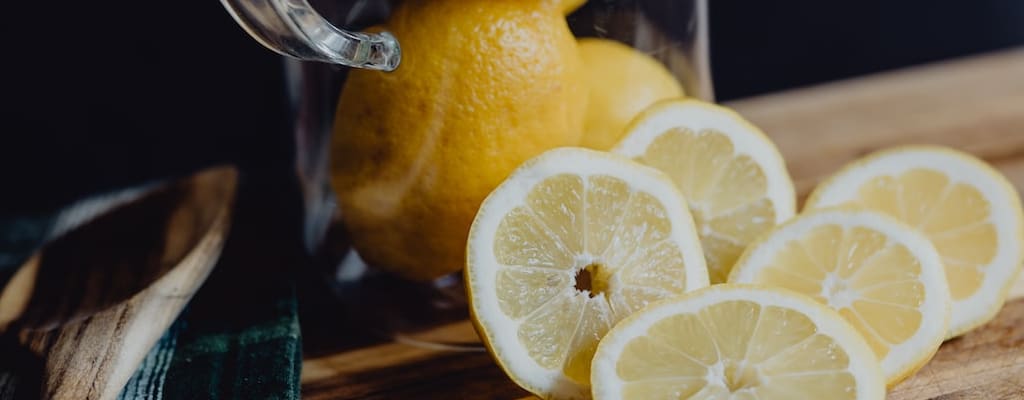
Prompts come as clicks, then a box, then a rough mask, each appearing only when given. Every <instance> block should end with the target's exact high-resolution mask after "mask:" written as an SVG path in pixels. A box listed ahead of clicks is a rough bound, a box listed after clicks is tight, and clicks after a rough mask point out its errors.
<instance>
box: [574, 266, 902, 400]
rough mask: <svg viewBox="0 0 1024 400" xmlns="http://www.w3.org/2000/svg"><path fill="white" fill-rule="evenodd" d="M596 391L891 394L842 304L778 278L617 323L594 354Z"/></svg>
mask: <svg viewBox="0 0 1024 400" xmlns="http://www.w3.org/2000/svg"><path fill="white" fill-rule="evenodd" d="M591 381H592V382H594V387H593V393H594V399H596V400H605V399H609V400H610V399H623V400H648V399H744V400H746V399H751V400H752V399H759V400H801V399H807V400H818V399H831V400H846V399H849V400H859V399H865V400H867V399H871V400H875V399H883V398H885V381H884V380H883V379H882V374H881V372H880V370H879V367H878V362H877V361H876V360H875V357H874V356H873V355H872V354H871V350H870V348H868V345H867V343H865V342H864V339H863V338H862V337H861V336H860V335H859V334H858V333H857V331H856V330H855V329H854V328H853V327H852V326H850V324H849V323H847V322H846V321H844V320H843V318H841V317H840V316H839V315H838V314H836V313H835V311H832V310H830V309H827V308H825V307H824V306H822V305H820V304H818V303H816V302H815V301H814V300H812V299H810V298H808V297H806V296H802V295H800V294H797V293H794V292H790V291H786V290H782V289H775V288H766V287H765V288H760V287H752V286H742V285H739V286H737V285H732V284H726V285H716V286H712V287H709V288H706V289H701V290H698V291H695V292H693V293H688V294H686V295H684V296H683V297H680V298H678V299H672V300H666V301H665V302H662V303H658V304H656V305H653V306H651V307H648V308H646V309H644V310H643V311H641V312H639V313H636V314H634V315H632V316H630V317H629V318H627V319H626V320H624V321H622V322H621V323H619V325H616V326H615V328H614V329H612V330H611V332H609V333H608V335H607V336H606V337H605V338H604V340H602V341H601V345H600V346H598V349H597V354H596V355H595V356H594V367H593V374H592V377H591Z"/></svg>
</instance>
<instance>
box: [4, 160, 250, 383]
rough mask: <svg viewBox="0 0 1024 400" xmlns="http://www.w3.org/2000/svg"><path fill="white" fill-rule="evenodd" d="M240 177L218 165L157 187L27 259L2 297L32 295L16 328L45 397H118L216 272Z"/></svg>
mask: <svg viewBox="0 0 1024 400" xmlns="http://www.w3.org/2000/svg"><path fill="white" fill-rule="evenodd" d="M236 182H237V173H236V171H235V170H234V169H233V168H231V167H221V168H215V169H211V170H208V171H205V172H202V173H199V174H197V175H195V176H192V177H189V178H187V179H183V180H181V181H178V182H174V183H171V184H169V185H166V186H163V187H160V188H157V189H155V190H154V191H153V192H152V193H150V194H147V195H146V196H143V197H142V198H140V199H138V200H137V201H133V202H131V203H129V204H127V205H125V206H124V207H120V208H117V209H115V210H113V211H110V212H108V213H106V214H104V215H101V216H99V217H98V218H96V219H95V220H93V221H91V222H88V223H87V224H85V225H83V226H81V227H78V228H75V229H73V230H71V231H70V232H68V233H67V234H66V235H64V236H62V237H61V238H58V239H57V240H55V241H53V242H51V243H49V244H48V245H46V246H45V247H43V249H41V250H40V251H39V252H38V253H37V254H36V255H34V256H33V257H32V258H31V259H30V260H29V262H27V263H26V265H25V266H23V267H22V269H21V270H20V271H19V274H18V275H17V276H16V278H17V279H14V280H12V281H11V283H10V284H9V285H8V287H7V288H6V289H5V291H4V296H3V297H7V298H16V297H17V296H14V295H11V293H22V294H24V293H30V297H28V298H27V300H21V301H19V302H18V303H20V306H21V315H20V317H19V318H18V319H16V320H14V322H13V323H12V324H11V326H10V329H11V330H12V331H16V332H17V337H18V340H19V341H20V342H21V343H22V344H23V345H24V346H26V347H27V348H28V349H29V350H30V351H31V352H33V353H35V354H36V355H38V356H39V357H40V358H41V359H42V360H43V365H42V369H43V371H41V373H40V375H41V377H40V383H41V385H42V388H41V396H42V397H43V398H46V399H115V398H116V397H117V395H118V394H119V393H120V391H121V389H122V388H123V387H124V385H125V383H127V381H128V379H129V378H131V376H132V374H133V373H134V372H135V370H136V369H137V368H138V366H139V364H140V363H141V362H142V360H143V358H144V357H145V356H146V354H147V353H148V352H149V350H150V349H151V348H152V346H153V345H154V344H155V343H156V341H157V340H158V339H159V338H160V337H161V336H162V335H163V334H164V332H165V331H166V330H167V328H168V327H169V326H170V325H171V323H172V322H173V321H174V320H175V318H177V316H178V314H179V313H180V312H181V310H182V309H183V308H184V306H185V304H186V303H187V302H188V301H189V300H190V299H191V298H192V295H193V294H194V293H195V291H196V290H197V289H198V288H199V286H200V285H201V284H202V282H203V281H204V280H205V279H206V276H207V275H208V274H209V273H210V271H211V270H212V268H213V266H214V264H215V262H216V260H217V258H218V256H219V254H220V250H221V248H222V247H223V242H224V238H225V236H226V234H227V232H228V225H229V221H230V211H231V206H232V199H233V197H234V193H235V186H236ZM12 302H13V301H12ZM19 372H24V373H35V372H33V371H19Z"/></svg>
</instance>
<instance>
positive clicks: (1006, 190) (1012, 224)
mask: <svg viewBox="0 0 1024 400" xmlns="http://www.w3.org/2000/svg"><path fill="white" fill-rule="evenodd" d="M839 204H859V205H862V206H866V207H871V208H874V209H877V210H880V211H883V212H885V213H887V214H889V215H892V216H895V217H896V218H898V219H900V220H902V221H904V222H906V223H908V224H909V225H911V226H913V227H915V228H917V229H918V230H920V231H922V232H924V234H925V235H926V236H927V237H928V238H929V239H931V241H932V243H933V244H934V245H935V248H936V249H938V250H939V254H940V255H941V256H942V262H943V264H944V265H945V269H946V278H947V280H948V281H949V287H950V291H951V294H952V298H953V315H952V319H951V320H950V331H949V334H948V335H947V337H954V336H959V335H961V334H963V333H965V332H967V331H969V330H971V329H973V328H975V327H977V326H979V325H982V324H984V323H985V322H988V321H989V320H991V319H992V318H993V317H995V315H996V312H998V311H999V309H1000V308H1001V307H1002V305H1003V302H1004V301H1005V299H1006V294H1007V292H1008V291H1009V289H1010V287H1011V286H1012V285H1013V282H1014V281H1015V280H1016V278H1017V275H1018V274H1019V273H1020V270H1021V263H1022V262H1024V216H1022V213H1021V203H1020V197H1018V195H1017V191H1016V190H1014V188H1013V186H1011V185H1010V183H1009V182H1007V181H1006V178H1004V177H1003V176H1002V175H1001V174H1000V173H999V172H998V171H996V170H995V169H993V168H992V167H990V166H988V165H987V164H985V163H984V162H982V161H981V160H978V159H976V158H974V157H972V156H970V155H967V154H964V153H962V152H959V151H955V150H952V149H947V148H942V147H935V146H910V147H900V148H895V149H891V150H885V151H881V152H878V153H875V154H872V155H870V156H867V157H865V158H864V159H862V160H860V161H856V162H854V163H852V164H850V165H848V166H846V167H844V168H843V169H842V170H840V171H839V172H838V173H836V174H835V175H834V176H832V177H831V178H829V179H828V180H826V181H825V182H823V183H822V184H821V185H819V186H818V187H817V188H816V189H815V190H814V193H812V194H811V196H810V198H809V199H808V200H807V206H806V208H808V209H810V208H820V207H828V206H834V205H839Z"/></svg>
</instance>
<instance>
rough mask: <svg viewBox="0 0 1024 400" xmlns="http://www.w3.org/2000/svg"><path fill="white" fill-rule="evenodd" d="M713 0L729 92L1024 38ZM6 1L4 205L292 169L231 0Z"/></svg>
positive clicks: (1005, 28) (1001, 18)
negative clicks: (205, 171) (153, 182)
mask: <svg viewBox="0 0 1024 400" xmlns="http://www.w3.org/2000/svg"><path fill="white" fill-rule="evenodd" d="M591 1H600V0H591ZM709 2H710V3H711V21H710V26H711V56H712V69H713V74H714V75H713V76H714V84H715V89H716V92H717V95H718V100H720V101H726V100H730V99H734V98H738V97H744V96H751V95H756V94H760V93H766V92H771V91H776V90H781V89H786V88H792V87H798V86H804V85H810V84H815V83H819V82H824V81H829V80H834V79H840V78H846V77H851V76H857V75H862V74H866V73H871V72H877V71H882V70H887V69H892V68H899V67H904V66H909V65H914V64H919V63H924V62H929V61H935V60H942V59H946V58H950V57H957V56H964V55H968V54H975V53H981V52H986V51H991V50H995V49H1000V48H1006V47H1011V46H1017V45H1022V44H1024V1H1018V0H972V1H927V0H904V1H883V0H860V1H829V2H823V1H811V0H801V1H785V2H782V1H771V2H760V1H740V0H711V1H709ZM6 8H7V10H6V11H5V15H4V16H5V18H4V19H5V21H4V22H3V23H2V24H0V43H2V45H3V49H4V55H3V56H2V57H3V58H2V60H3V61H2V65H3V73H2V74H0V96H2V99H3V103H2V111H0V129H2V131H0V132H2V135H0V138H2V139H0V182H2V186H0V188H2V189H0V193H3V196H0V198H2V200H0V213H19V212H33V211H38V210H47V209H52V208H53V207H58V206H59V205H61V204H64V203H66V202H68V201H70V200H72V199H75V198H77V197H80V196H82V195H84V194H87V193H93V192H97V191H101V190H107V189H111V188H115V187H118V186H123V185H128V184H133V183H138V182H142V181H146V180H150V179H154V178H161V177H166V176H173V175H179V174H183V173H186V172H189V171H193V170H195V169H198V168H200V167H202V166H206V165H210V164H216V163H224V162H230V163H236V164H239V165H241V166H242V167H243V170H244V171H246V176H247V177H249V179H258V178H259V177H261V176H279V177H280V176H286V175H288V173H289V171H290V168H291V165H292V162H293V161H292V157H293V153H294V145H293V143H292V138H291V136H290V134H289V132H288V119H287V116H288V109H287V104H286V102H285V99H284V95H283V93H284V91H283V88H284V82H283V78H282V71H281V65H282V64H281V59H280V58H279V57H278V56H277V55H275V54H273V53H271V52H269V51H267V50H265V49H263V48H262V47H260V46H259V45H258V44H257V43H256V42H255V41H253V40H251V39H250V38H249V37H248V36H246V34H245V33H244V32H243V31H242V30H241V28H239V27H238V26H237V25H235V23H234V21H233V20H232V19H231V18H230V17H229V16H228V14H227V13H226V12H225V10H224V9H223V8H222V7H221V5H220V3H219V2H217V1H198V2H157V3H154V2H129V1H121V0H117V1H107V2H62V3H51V2H30V1H18V2H13V3H12V4H10V5H8V6H6ZM1022 79H1024V77H1022Z"/></svg>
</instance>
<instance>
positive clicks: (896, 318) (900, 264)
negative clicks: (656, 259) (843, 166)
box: [729, 209, 950, 384]
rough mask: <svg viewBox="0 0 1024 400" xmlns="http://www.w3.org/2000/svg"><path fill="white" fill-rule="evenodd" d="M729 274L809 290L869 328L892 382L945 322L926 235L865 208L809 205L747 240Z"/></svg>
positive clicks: (941, 286) (937, 339)
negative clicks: (809, 208) (805, 210)
mask: <svg viewBox="0 0 1024 400" xmlns="http://www.w3.org/2000/svg"><path fill="white" fill-rule="evenodd" d="M729 281H730V282H734V283H757V284H763V285H770V286H777V287H781V288H786V289H790V290H794V291H797V292H800V293H804V294H806V295H808V296H810V297H812V298H814V299H816V300H818V301H819V302H821V303H823V304H825V305H827V306H829V307H831V308H833V309H835V310H836V311H838V312H839V314H840V315H842V316H843V317H844V318H846V319H847V320H848V321H849V322H850V323H851V324H852V325H853V326H855V327H856V328H857V330H858V331H859V332H861V334H862V335H864V337H865V339H866V340H867V342H868V344H869V345H870V346H871V348H872V350H873V351H874V353H875V355H876V356H877V357H878V358H879V360H880V362H881V366H882V371H883V373H884V374H885V376H886V379H887V381H888V382H889V384H895V383H896V382H898V381H900V380H902V379H903V378H905V377H907V376H909V375H910V374H911V373H913V372H914V371H916V370H917V369H919V368H920V367H922V366H923V365H924V364H925V363H926V362H927V361H928V360H930V359H931V356H932V355H933V354H934V353H935V351H937V350H938V348H939V345H940V344H941V343H942V339H943V338H944V337H945V334H946V329H947V328H948V325H947V324H948V321H949V313H950V297H949V289H948V285H947V283H946V278H945V274H944V272H943V268H942V262H941V261H940V259H939V255H938V252H937V251H936V250H935V247H934V246H932V244H931V243H930V242H928V240H927V238H925V237H924V236H923V235H921V234H919V233H918V232H916V231H914V230H913V229H912V228H910V227H909V226H906V225H905V224H903V223H901V222H899V221H897V220H895V219H893V218H890V217H888V216H886V215H884V214H882V213H879V212H877V211H872V210H866V209H827V210H819V211H814V212H810V213H807V214H803V215H801V216H798V217H796V218H794V219H793V220H792V221H790V222H788V223H786V224H783V225H782V226H780V227H778V228H777V229H776V230H774V231H772V232H771V233H769V234H768V235H766V236H765V237H763V238H761V239H759V240H758V241H756V242H754V243H753V244H751V245H750V247H749V248H748V249H747V251H745V252H744V253H743V256H742V257H741V258H740V260H739V261H738V262H737V263H736V266H735V267H734V268H733V272H732V274H731V275H730V276H729Z"/></svg>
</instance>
